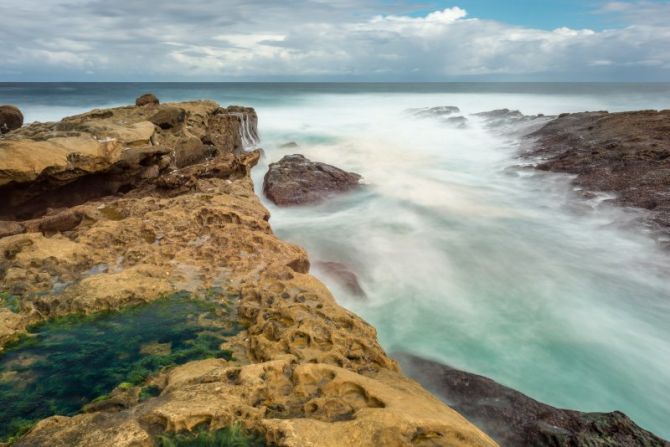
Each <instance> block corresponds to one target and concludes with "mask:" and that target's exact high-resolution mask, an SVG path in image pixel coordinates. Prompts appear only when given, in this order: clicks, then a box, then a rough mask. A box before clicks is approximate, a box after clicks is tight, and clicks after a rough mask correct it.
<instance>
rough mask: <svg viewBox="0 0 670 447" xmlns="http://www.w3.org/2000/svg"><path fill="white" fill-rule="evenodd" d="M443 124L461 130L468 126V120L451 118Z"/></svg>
mask: <svg viewBox="0 0 670 447" xmlns="http://www.w3.org/2000/svg"><path fill="white" fill-rule="evenodd" d="M444 122H445V123H447V124H449V125H451V126H454V127H458V128H459V129H463V128H464V127H465V126H467V124H468V119H467V118H466V117H464V116H452V117H450V118H447V119H445V120H444Z"/></svg>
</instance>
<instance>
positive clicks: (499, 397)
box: [396, 354, 670, 447]
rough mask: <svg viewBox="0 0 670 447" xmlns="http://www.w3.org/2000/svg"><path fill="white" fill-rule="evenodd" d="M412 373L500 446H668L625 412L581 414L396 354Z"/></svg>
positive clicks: (477, 377) (405, 355)
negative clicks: (639, 425)
mask: <svg viewBox="0 0 670 447" xmlns="http://www.w3.org/2000/svg"><path fill="white" fill-rule="evenodd" d="M396 359H398V360H399V361H400V364H401V366H402V368H403V370H404V371H405V373H407V375H409V376H410V377H412V378H413V379H415V380H417V381H418V382H419V383H421V384H422V385H424V386H425V387H426V388H428V389H429V390H431V391H433V393H435V394H436V395H437V396H439V397H440V398H441V399H442V400H444V401H445V402H446V403H447V404H449V406H451V407H452V408H453V409H454V410H456V411H458V412H459V413H461V414H462V415H463V416H465V417H466V418H468V419H469V420H470V421H472V422H473V423H474V424H475V425H477V426H478V427H479V428H480V429H482V430H483V431H484V432H485V433H487V434H488V435H489V436H491V437H492V438H493V439H494V440H495V441H497V442H498V443H499V444H500V445H501V447H635V446H640V447H669V446H670V443H669V442H667V441H664V440H663V439H661V438H659V437H657V436H655V435H654V434H652V433H650V432H648V431H646V430H644V429H642V428H640V427H638V426H637V425H636V424H635V423H634V422H633V421H632V420H631V419H630V418H628V417H627V416H626V415H625V414H623V413H621V412H618V411H614V412H612V413H582V412H579V411H573V410H563V409H559V408H554V407H552V406H550V405H546V404H543V403H541V402H538V401H536V400H534V399H531V398H530V397H528V396H526V395H524V394H522V393H520V392H518V391H515V390H513V389H511V388H508V387H506V386H503V385H500V384H499V383H497V382H494V381H493V380H491V379H487V378H486V377H483V376H479V375H477V374H472V373H468V372H465V371H460V370H457V369H454V368H451V367H449V366H446V365H442V364H440V363H437V362H433V361H430V360H426V359H422V358H420V357H416V356H413V355H410V354H400V355H397V356H396Z"/></svg>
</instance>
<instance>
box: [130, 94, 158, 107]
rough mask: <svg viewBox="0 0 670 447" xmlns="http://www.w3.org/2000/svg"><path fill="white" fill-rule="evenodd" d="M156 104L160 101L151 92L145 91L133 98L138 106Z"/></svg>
mask: <svg viewBox="0 0 670 447" xmlns="http://www.w3.org/2000/svg"><path fill="white" fill-rule="evenodd" d="M158 104H160V101H159V100H158V98H156V95H154V94H153V93H145V94H144V95H142V96H140V97H139V98H137V99H136V100H135V105H136V106H138V107H142V106H148V105H152V106H157V105H158Z"/></svg>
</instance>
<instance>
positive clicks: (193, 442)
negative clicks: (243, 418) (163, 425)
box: [158, 424, 266, 447]
mask: <svg viewBox="0 0 670 447" xmlns="http://www.w3.org/2000/svg"><path fill="white" fill-rule="evenodd" d="M158 445H159V446H160V447H265V446H266V444H265V441H264V439H263V438H262V437H261V436H260V435H258V434H255V433H251V432H249V431H246V430H244V428H242V426H241V425H239V424H235V425H232V426H230V427H227V428H224V429H221V430H216V431H207V430H206V429H200V430H196V431H195V432H193V433H170V434H164V435H161V436H159V438H158Z"/></svg>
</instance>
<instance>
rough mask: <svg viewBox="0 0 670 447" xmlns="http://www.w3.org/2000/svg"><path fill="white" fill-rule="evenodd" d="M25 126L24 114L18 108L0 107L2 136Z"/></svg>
mask: <svg viewBox="0 0 670 447" xmlns="http://www.w3.org/2000/svg"><path fill="white" fill-rule="evenodd" d="M21 126H23V113H21V110H19V108H18V107H16V106H0V134H1V133H7V132H9V131H11V130H16V129H19V128H20V127H21Z"/></svg>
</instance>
